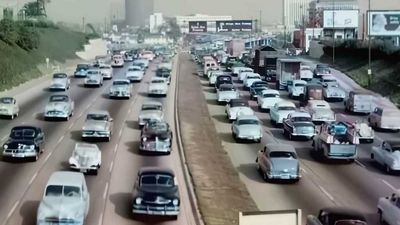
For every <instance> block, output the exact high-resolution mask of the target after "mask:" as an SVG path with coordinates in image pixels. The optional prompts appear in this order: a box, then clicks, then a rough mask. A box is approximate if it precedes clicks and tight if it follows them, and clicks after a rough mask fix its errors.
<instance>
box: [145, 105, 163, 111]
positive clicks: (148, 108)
mask: <svg viewBox="0 0 400 225" xmlns="http://www.w3.org/2000/svg"><path fill="white" fill-rule="evenodd" d="M142 110H162V107H161V105H142Z"/></svg>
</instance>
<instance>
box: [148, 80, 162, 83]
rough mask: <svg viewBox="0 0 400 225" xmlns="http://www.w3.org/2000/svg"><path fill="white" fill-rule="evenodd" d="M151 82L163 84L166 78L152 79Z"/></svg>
mask: <svg viewBox="0 0 400 225" xmlns="http://www.w3.org/2000/svg"><path fill="white" fill-rule="evenodd" d="M151 83H152V84H163V83H165V82H164V80H152V81H151Z"/></svg>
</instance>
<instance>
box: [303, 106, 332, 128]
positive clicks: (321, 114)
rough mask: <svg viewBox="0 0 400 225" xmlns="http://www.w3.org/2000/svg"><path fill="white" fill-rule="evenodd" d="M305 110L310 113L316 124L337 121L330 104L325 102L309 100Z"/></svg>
mask: <svg viewBox="0 0 400 225" xmlns="http://www.w3.org/2000/svg"><path fill="white" fill-rule="evenodd" d="M304 109H305V110H306V111H307V112H308V113H310V115H311V117H312V121H313V122H314V123H323V122H333V121H335V120H336V116H335V112H333V110H332V109H331V106H330V105H329V103H328V102H326V101H324V100H309V101H308V104H307V105H306V107H304Z"/></svg>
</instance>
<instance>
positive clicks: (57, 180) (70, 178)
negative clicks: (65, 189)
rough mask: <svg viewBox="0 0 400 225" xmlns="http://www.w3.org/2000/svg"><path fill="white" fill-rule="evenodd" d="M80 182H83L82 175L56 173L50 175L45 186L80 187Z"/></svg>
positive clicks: (77, 173)
mask: <svg viewBox="0 0 400 225" xmlns="http://www.w3.org/2000/svg"><path fill="white" fill-rule="evenodd" d="M82 180H85V177H84V176H83V173H79V172H71V171H56V172H53V173H52V174H51V176H50V178H49V181H47V185H71V186H76V185H78V186H79V187H80V186H81V184H82Z"/></svg>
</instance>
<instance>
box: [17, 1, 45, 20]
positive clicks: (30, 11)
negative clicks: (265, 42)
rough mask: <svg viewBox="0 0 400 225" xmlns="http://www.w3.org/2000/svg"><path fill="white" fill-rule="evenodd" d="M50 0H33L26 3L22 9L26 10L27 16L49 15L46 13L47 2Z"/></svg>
mask: <svg viewBox="0 0 400 225" xmlns="http://www.w3.org/2000/svg"><path fill="white" fill-rule="evenodd" d="M49 2H50V0H36V1H32V2H27V3H25V5H24V7H23V8H22V10H24V11H25V16H26V17H28V18H29V17H47V14H46V4H47V3H49Z"/></svg>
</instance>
